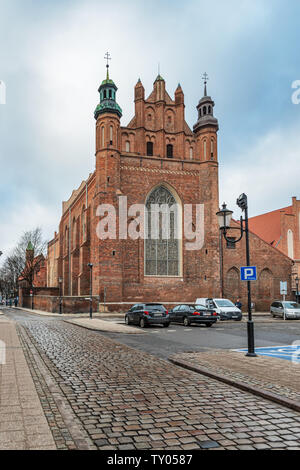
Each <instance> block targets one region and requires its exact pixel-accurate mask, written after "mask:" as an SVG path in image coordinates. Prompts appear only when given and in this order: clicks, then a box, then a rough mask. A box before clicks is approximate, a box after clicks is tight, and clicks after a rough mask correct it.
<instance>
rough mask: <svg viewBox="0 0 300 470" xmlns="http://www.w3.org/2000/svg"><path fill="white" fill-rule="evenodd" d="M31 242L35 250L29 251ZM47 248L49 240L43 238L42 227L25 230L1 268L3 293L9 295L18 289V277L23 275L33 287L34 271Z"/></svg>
mask: <svg viewBox="0 0 300 470" xmlns="http://www.w3.org/2000/svg"><path fill="white" fill-rule="evenodd" d="M29 243H31V246H32V248H33V250H32V251H30V252H28V253H27V248H28V245H29ZM46 249H47V242H46V241H44V240H43V234H42V229H41V228H40V227H37V228H35V229H34V230H30V231H27V232H24V233H23V235H22V236H21V238H20V240H19V243H18V245H17V246H16V247H15V248H14V249H13V251H12V253H11V254H10V255H9V256H8V257H7V258H6V259H5V261H4V263H3V266H2V268H1V269H0V285H1V291H2V293H5V294H6V296H8V295H10V293H11V292H12V291H16V290H17V286H18V279H19V277H20V276H21V275H22V278H23V279H24V280H26V281H27V282H28V284H29V286H30V287H32V285H33V278H34V273H35V271H36V270H37V268H38V265H39V264H40V262H41V260H42V256H41V255H45V254H46ZM26 256H27V258H26Z"/></svg>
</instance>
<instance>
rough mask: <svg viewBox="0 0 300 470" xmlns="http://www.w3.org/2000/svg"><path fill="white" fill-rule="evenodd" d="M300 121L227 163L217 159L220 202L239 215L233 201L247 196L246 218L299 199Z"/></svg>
mask: <svg viewBox="0 0 300 470" xmlns="http://www.w3.org/2000/svg"><path fill="white" fill-rule="evenodd" d="M299 126H300V120H299V121H298V122H297V123H295V125H294V126H293V127H292V128H288V129H284V128H277V129H274V130H273V131H272V132H270V133H268V134H267V135H264V136H260V137H258V138H257V141H256V142H255V143H254V144H253V145H252V146H251V147H250V148H247V149H245V150H244V151H241V153H239V154H238V155H237V154H236V155H232V159H231V160H230V161H228V162H226V161H222V157H221V156H220V203H221V204H222V203H223V201H225V202H226V203H227V206H228V207H230V208H231V209H232V210H235V216H236V217H238V216H239V209H238V208H237V207H236V199H237V197H238V196H239V195H240V194H241V193H246V194H247V195H248V201H249V211H250V214H249V215H250V216H254V215H258V214H259V213H264V212H269V211H272V210H275V209H279V208H281V207H286V206H288V205H290V204H291V198H292V197H293V196H298V198H299V180H300V165H299V155H300V150H299V149H300V134H299Z"/></svg>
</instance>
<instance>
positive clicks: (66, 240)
mask: <svg viewBox="0 0 300 470" xmlns="http://www.w3.org/2000/svg"><path fill="white" fill-rule="evenodd" d="M68 251H69V231H68V227H66V228H65V252H66V253H68Z"/></svg>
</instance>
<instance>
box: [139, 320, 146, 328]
mask: <svg viewBox="0 0 300 470" xmlns="http://www.w3.org/2000/svg"><path fill="white" fill-rule="evenodd" d="M140 327H141V328H145V327H146V322H145V320H144V319H143V318H141V319H140Z"/></svg>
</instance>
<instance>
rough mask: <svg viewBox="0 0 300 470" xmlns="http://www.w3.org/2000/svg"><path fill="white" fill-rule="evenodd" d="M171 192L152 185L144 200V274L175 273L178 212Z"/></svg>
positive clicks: (176, 272) (178, 273) (177, 255)
mask: <svg viewBox="0 0 300 470" xmlns="http://www.w3.org/2000/svg"><path fill="white" fill-rule="evenodd" d="M178 209H179V207H178V204H177V203H176V200H175V197H174V196H173V194H172V193H171V192H170V191H169V190H168V189H167V188H166V187H165V186H159V187H157V188H155V189H154V190H153V191H152V192H151V193H150V195H149V197H148V198H147V202H146V240H145V275H146V276H179V275H180V245H179V239H178V238H179V235H178V234H179V227H180V224H181V220H180V218H181V215H180V213H179V210H178Z"/></svg>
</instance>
